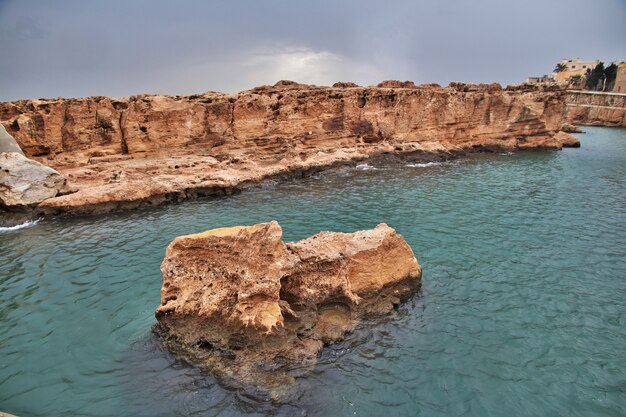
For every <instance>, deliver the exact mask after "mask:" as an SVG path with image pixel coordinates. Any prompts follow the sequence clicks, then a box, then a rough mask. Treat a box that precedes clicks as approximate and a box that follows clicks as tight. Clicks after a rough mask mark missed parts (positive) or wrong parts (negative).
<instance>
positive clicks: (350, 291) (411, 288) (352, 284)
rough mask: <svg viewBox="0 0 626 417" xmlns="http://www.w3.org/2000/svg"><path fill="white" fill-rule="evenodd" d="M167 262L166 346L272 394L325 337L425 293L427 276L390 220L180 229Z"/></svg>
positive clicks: (162, 309) (161, 328) (161, 327)
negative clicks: (349, 227)
mask: <svg viewBox="0 0 626 417" xmlns="http://www.w3.org/2000/svg"><path fill="white" fill-rule="evenodd" d="M161 270H162V272H163V287H162V289H161V305H160V306H159V307H158V308H157V310H156V317H157V320H158V323H157V324H156V325H155V326H154V331H155V332H156V333H157V334H159V335H160V336H161V337H162V339H163V342H164V345H165V346H166V347H167V348H168V349H169V350H170V351H172V352H173V353H174V354H175V355H176V356H178V357H180V358H183V359H186V360H188V361H190V362H192V363H195V364H198V365H200V366H204V367H207V368H209V369H210V370H212V371H213V372H215V373H216V374H217V375H218V376H220V377H222V379H224V380H226V381H227V382H236V383H238V384H243V386H244V387H245V388H248V389H249V390H252V391H254V392H257V393H262V394H266V395H269V396H270V397H272V398H274V399H281V398H284V397H285V395H287V393H288V392H289V385H290V384H291V383H292V382H293V378H294V376H297V375H298V374H299V373H301V372H303V370H304V369H305V368H306V366H310V365H313V364H314V363H315V360H316V357H317V354H318V353H319V352H320V351H321V349H322V348H323V346H324V344H329V343H332V342H335V341H338V340H341V339H342V338H343V337H344V335H345V334H346V333H347V332H349V331H351V330H352V329H354V328H355V326H356V325H357V324H358V323H359V322H360V320H362V319H364V318H366V317H371V316H374V315H380V314H384V313H388V312H390V311H391V310H392V309H393V308H394V306H396V305H398V304H399V303H400V302H401V301H402V300H403V299H405V298H407V297H408V296H409V295H410V294H412V293H414V292H415V291H417V290H418V289H419V287H420V285H421V274H422V271H421V268H420V266H419V264H418V263H417V260H416V259H415V257H414V255H413V252H412V250H411V248H410V247H409V246H408V244H407V243H406V241H405V240H404V239H403V238H402V236H400V235H398V234H397V233H396V232H395V230H394V229H392V228H391V227H389V226H387V225H386V224H379V225H378V226H376V228H374V229H372V230H365V231H360V232H356V233H333V232H322V233H319V234H317V235H315V236H313V237H310V238H308V239H305V240H301V241H299V242H294V243H287V244H285V243H284V242H283V240H282V230H281V228H280V226H279V225H278V223H276V222H269V223H261V224H257V225H254V226H239V227H230V228H222V229H214V230H210V231H207V232H204V233H199V234H195V235H188V236H181V237H178V238H176V239H175V240H174V241H173V242H172V243H171V244H170V246H169V247H168V248H167V251H166V254H165V259H164V261H163V264H162V265H161Z"/></svg>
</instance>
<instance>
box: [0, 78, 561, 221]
mask: <svg viewBox="0 0 626 417" xmlns="http://www.w3.org/2000/svg"><path fill="white" fill-rule="evenodd" d="M0 121H1V122H2V124H3V125H4V126H5V127H6V128H7V130H8V131H9V133H10V134H12V135H13V136H14V137H15V139H16V140H17V142H18V143H19V145H20V146H21V147H22V149H23V150H24V152H25V153H26V155H27V156H29V157H31V158H36V159H38V160H39V161H40V162H43V163H45V164H46V165H49V166H51V167H52V168H54V169H56V170H58V171H59V172H60V173H62V174H63V175H64V176H65V177H66V178H68V179H69V180H70V181H72V184H74V185H75V186H76V187H77V188H78V192H77V193H74V194H72V195H67V196H63V197H56V198H52V199H48V200H46V201H45V202H44V203H42V204H41V205H40V206H39V207H38V210H39V211H40V212H41V214H46V215H48V214H61V213H100V212H107V211H111V210H122V209H133V208H137V207H142V206H153V205H159V204H163V203H166V202H169V201H180V200H184V199H188V198H194V197H197V196H205V195H223V194H228V193H232V192H235V191H237V190H239V189H242V188H245V187H247V186H250V185H252V184H258V183H259V182H260V181H263V180H264V179H266V178H276V177H282V176H298V175H302V173H304V172H310V171H315V170H320V169H323V168H327V167H332V166H335V165H339V164H357V163H358V162H360V161H363V160H366V159H372V158H377V157H380V156H386V155H398V156H402V157H405V156H406V157H409V158H413V157H415V158H420V159H421V160H425V161H427V160H440V159H447V158H450V157H453V156H455V155H459V154H462V153H465V152H475V151H514V150H517V149H560V148H561V147H562V146H563V142H562V141H560V140H558V138H557V137H556V136H555V135H556V133H557V132H558V131H559V130H560V128H561V126H562V124H563V122H564V121H565V91H564V90H560V89H541V88H535V87H524V86H518V87H508V88H502V87H501V86H500V85H498V84H490V85H483V84H480V85H472V84H462V83H452V84H450V86H448V87H440V86H438V85H431V84H428V85H415V84H413V83H412V82H410V81H404V82H399V81H384V82H382V83H380V84H379V85H378V86H371V87H361V86H357V85H355V84H353V83H347V82H344V83H337V84H335V85H334V86H333V87H321V86H314V85H304V84H298V83H294V82H289V81H282V82H278V83H277V84H276V85H274V86H262V87H257V88H254V89H251V90H248V91H243V92H240V93H237V94H222V93H216V92H207V93H202V94H193V95H182V96H163V95H141V96H133V97H126V98H109V97H89V98H78V99H49V100H20V101H15V102H11V103H0Z"/></svg>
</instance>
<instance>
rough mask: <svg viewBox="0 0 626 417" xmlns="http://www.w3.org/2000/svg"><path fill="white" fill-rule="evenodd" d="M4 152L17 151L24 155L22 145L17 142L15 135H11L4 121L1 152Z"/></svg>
mask: <svg viewBox="0 0 626 417" xmlns="http://www.w3.org/2000/svg"><path fill="white" fill-rule="evenodd" d="M2 152H17V153H19V154H21V155H24V152H22V149H21V148H20V145H18V144H17V142H16V141H15V139H14V138H13V136H11V135H9V133H8V132H7V130H6V129H5V128H4V126H3V125H2V123H0V153H2Z"/></svg>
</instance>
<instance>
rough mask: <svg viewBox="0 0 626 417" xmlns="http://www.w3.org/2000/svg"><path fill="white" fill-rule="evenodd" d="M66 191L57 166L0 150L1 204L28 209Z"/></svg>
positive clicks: (64, 181)
mask: <svg viewBox="0 0 626 417" xmlns="http://www.w3.org/2000/svg"><path fill="white" fill-rule="evenodd" d="M65 190H66V180H65V178H63V176H62V175H61V174H59V173H58V172H57V171H55V170H54V169H52V168H50V167H47V166H45V165H43V164H41V163H39V162H37V161H33V160H31V159H28V158H26V157H25V156H24V155H22V154H19V153H16V152H3V153H0V206H4V207H6V208H10V209H11V208H26V207H29V206H33V205H36V204H38V203H40V202H42V201H44V200H46V199H48V198H52V197H55V196H57V195H59V194H62V193H63V192H64V191H65Z"/></svg>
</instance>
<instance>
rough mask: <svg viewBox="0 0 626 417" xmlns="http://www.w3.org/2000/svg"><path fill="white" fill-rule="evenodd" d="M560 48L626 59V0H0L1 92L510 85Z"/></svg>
mask: <svg viewBox="0 0 626 417" xmlns="http://www.w3.org/2000/svg"><path fill="white" fill-rule="evenodd" d="M565 57H568V58H577V57H579V58H581V59H588V60H592V59H600V60H602V61H604V62H611V61H618V60H626V0H595V1H589V0H523V1H522V0H519V1H510V0H429V1H421V0H412V1H411V0H398V1H395V0H376V1H371V0H345V1H342V0H306V1H299V0H223V1H217V0H215V1H212V0H206V1H201V0H197V1H193V0H178V1H170V0H108V1H95V0H56V1H43V0H0V101H11V100H17V99H26V98H42V97H84V96H91V95H105V96H112V97H123V96H129V95H135V94H143V93H153V94H188V93H201V92H205V91H222V92H237V91H242V90H246V89H250V88H252V87H255V86H258V85H269V84H274V83H275V82H276V81H278V80H282V79H286V80H293V81H297V82H301V83H308V84H317V85H332V84H333V83H335V82H337V81H352V82H355V83H357V84H359V85H375V84H377V83H379V82H380V81H383V80H389V79H397V80H402V81H404V80H411V81H414V82H415V83H416V84H422V83H439V84H441V85H447V84H448V83H449V82H451V81H461V82H474V83H480V82H485V83H491V82H499V83H501V84H503V85H506V84H514V83H519V82H522V81H524V80H525V79H526V78H527V77H528V76H536V75H543V74H547V73H550V72H551V71H552V69H553V68H554V66H555V64H556V63H557V62H558V61H559V60H561V59H563V58H565Z"/></svg>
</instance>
